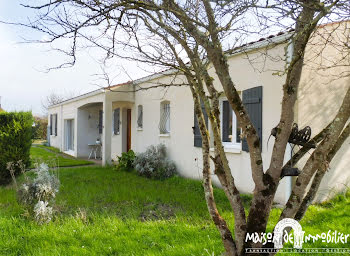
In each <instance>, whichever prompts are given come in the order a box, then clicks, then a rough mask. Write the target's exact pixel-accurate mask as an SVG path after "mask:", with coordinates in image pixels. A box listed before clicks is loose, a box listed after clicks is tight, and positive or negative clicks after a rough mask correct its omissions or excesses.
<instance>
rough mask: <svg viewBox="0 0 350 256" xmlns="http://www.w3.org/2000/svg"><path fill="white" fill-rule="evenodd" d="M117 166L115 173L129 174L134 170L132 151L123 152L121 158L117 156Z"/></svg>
mask: <svg viewBox="0 0 350 256" xmlns="http://www.w3.org/2000/svg"><path fill="white" fill-rule="evenodd" d="M117 158H118V164H117V165H116V167H115V169H116V170H117V171H127V172H130V171H132V170H133V169H134V160H135V153H134V151H132V150H129V151H128V152H126V153H125V152H123V153H122V155H121V156H117Z"/></svg>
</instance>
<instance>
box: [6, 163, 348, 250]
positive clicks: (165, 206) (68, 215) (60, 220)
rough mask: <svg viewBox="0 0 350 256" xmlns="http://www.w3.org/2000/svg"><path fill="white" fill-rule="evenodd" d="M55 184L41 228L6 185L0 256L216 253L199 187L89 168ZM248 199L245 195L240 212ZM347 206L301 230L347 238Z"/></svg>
mask: <svg viewBox="0 0 350 256" xmlns="http://www.w3.org/2000/svg"><path fill="white" fill-rule="evenodd" d="M60 180H61V190H60V192H59V194H58V197H57V200H56V203H57V207H56V211H57V214H56V216H57V217H56V218H55V219H54V221H53V222H52V223H50V224H47V225H42V226H40V225H37V224H36V223H35V222H34V221H32V220H31V219H28V218H27V217H25V216H23V212H24V211H23V209H22V208H21V207H20V206H19V205H18V204H17V203H16V200H15V192H14V190H13V189H12V188H11V186H9V187H6V188H0V230H1V232H0V254H1V255H135V256H136V255H140V256H143V255H166V256H169V255H196V256H197V255H221V253H222V252H223V246H222V243H221V240H220V236H219V233H218V232H217V230H216V228H215V226H214V225H213V224H212V222H211V220H210V218H209V214H208V212H207V207H206V204H205V200H204V195H203V189H202V186H201V182H199V181H193V180H188V179H184V178H180V177H173V178H170V179H168V180H165V181H156V180H149V179H146V178H143V177H139V176H137V175H136V174H134V173H126V172H116V171H114V170H113V169H112V168H103V167H96V166H90V167H80V168H65V169H61V170H60ZM214 192H215V197H216V199H217V202H218V208H219V211H220V212H221V213H222V215H223V216H224V217H225V218H226V219H227V220H228V222H229V225H230V226H231V227H232V225H233V215H232V212H231V210H230V205H229V203H228V202H227V200H226V198H225V196H224V193H223V191H222V190H220V189H217V188H215V190H214ZM249 198H250V197H249V196H244V201H245V203H246V204H247V205H248V204H249ZM349 202H350V194H347V195H346V196H339V197H338V198H337V199H336V200H334V201H332V202H329V203H328V204H324V205H317V206H311V207H310V210H309V211H308V212H307V214H306V217H305V218H304V220H303V221H302V222H301V225H302V226H303V229H304V231H306V232H307V233H310V234H316V233H322V232H326V231H328V230H329V229H331V230H337V231H339V232H343V233H347V232H349V230H350V224H349V219H350V216H349V214H350V204H349ZM279 213H280V209H273V211H272V214H271V218H270V224H269V227H268V229H269V230H270V231H271V230H272V228H273V225H275V224H276V223H277V221H278V215H279ZM307 246H308V247H313V248H315V247H324V246H322V245H320V244H311V245H305V246H304V247H307ZM343 247H347V248H349V244H347V245H343ZM294 255H295V254H294ZM318 255H320V254H318ZM328 255H329V254H328Z"/></svg>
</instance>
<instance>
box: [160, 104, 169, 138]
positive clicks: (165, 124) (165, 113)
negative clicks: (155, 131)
mask: <svg viewBox="0 0 350 256" xmlns="http://www.w3.org/2000/svg"><path fill="white" fill-rule="evenodd" d="M160 111H161V116H160V120H159V131H160V133H161V134H164V133H169V132H170V103H166V102H163V103H161V110H160Z"/></svg>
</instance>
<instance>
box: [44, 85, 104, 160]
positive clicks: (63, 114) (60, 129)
mask: <svg viewBox="0 0 350 256" xmlns="http://www.w3.org/2000/svg"><path fill="white" fill-rule="evenodd" d="M103 96H104V94H103V92H102V91H101V92H94V93H89V94H87V95H84V96H80V97H77V98H73V99H71V100H68V101H66V102H63V103H61V104H59V105H56V106H54V107H51V108H49V115H50V114H56V113H57V136H54V135H51V136H50V145H51V146H53V147H56V148H59V149H60V150H61V151H64V149H65V148H64V146H65V145H64V136H65V131H64V120H66V119H74V126H75V127H74V151H71V152H66V153H68V154H71V155H73V156H77V153H78V150H77V148H78V147H77V145H81V142H80V141H79V143H78V138H83V140H84V141H85V142H86V144H88V143H91V142H90V140H89V139H88V138H89V136H90V134H89V135H88V134H87V133H85V132H83V133H82V131H85V129H80V130H79V128H80V126H81V125H82V124H81V118H79V120H78V111H79V108H80V107H82V106H84V105H86V104H91V103H102V102H103ZM79 113H81V114H82V115H84V114H86V113H84V112H81V111H79ZM77 120H78V121H77ZM49 122H50V118H49ZM78 123H79V125H78ZM49 125H51V124H50V123H49ZM90 125H93V124H92V123H91V124H89V126H90ZM87 132H88V130H87ZM78 133H79V135H78ZM85 136H87V137H85ZM83 152H84V151H83ZM85 153H86V152H85ZM85 153H83V154H84V155H85Z"/></svg>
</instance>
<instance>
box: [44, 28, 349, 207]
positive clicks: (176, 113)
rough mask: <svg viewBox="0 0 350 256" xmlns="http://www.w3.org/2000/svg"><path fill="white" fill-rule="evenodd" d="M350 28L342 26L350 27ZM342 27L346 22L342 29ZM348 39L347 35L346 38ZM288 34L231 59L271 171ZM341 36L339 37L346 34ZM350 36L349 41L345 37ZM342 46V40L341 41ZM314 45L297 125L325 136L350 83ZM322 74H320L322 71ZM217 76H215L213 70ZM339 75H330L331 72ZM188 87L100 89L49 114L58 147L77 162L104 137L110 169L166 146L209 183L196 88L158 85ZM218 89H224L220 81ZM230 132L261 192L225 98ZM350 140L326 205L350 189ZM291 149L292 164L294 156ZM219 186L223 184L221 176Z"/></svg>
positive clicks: (231, 153)
mask: <svg viewBox="0 0 350 256" xmlns="http://www.w3.org/2000/svg"><path fill="white" fill-rule="evenodd" d="M346 24H348V23H344V24H342V25H340V27H341V26H346ZM334 26H335V24H329V25H327V26H323V27H320V28H319V32H321V33H319V35H321V34H322V33H324V32H326V31H327V30H328V29H330V28H333V27H334ZM337 26H339V24H337ZM319 35H316V36H315V37H314V39H313V40H314V42H319V43H320V42H322V40H323V37H322V36H319ZM340 35H341V36H342V35H343V33H342V32H341V33H340ZM288 36H289V34H288V33H284V34H283V33H281V34H279V35H276V36H273V37H269V38H267V39H264V40H259V41H257V42H254V43H251V44H248V45H246V46H243V47H241V48H240V49H238V50H237V52H236V53H235V54H233V55H232V56H230V57H229V65H230V70H231V72H232V77H233V79H234V82H235V83H236V85H237V87H238V88H237V89H238V90H239V91H240V92H241V95H242V98H243V102H244V103H246V104H248V103H249V104H250V105H249V106H248V105H246V106H247V107H248V108H249V109H250V111H249V112H250V114H251V115H252V116H251V119H252V120H253V122H254V124H255V126H256V128H257V130H258V132H259V135H260V137H261V139H262V154H263V161H264V167H265V168H267V167H268V166H269V162H270V157H271V150H272V147H273V143H272V142H273V137H271V139H270V144H268V138H269V136H270V133H271V129H272V128H273V127H275V126H276V125H277V123H278V121H279V117H280V107H281V106H280V103H281V99H282V85H283V83H284V80H285V76H284V75H283V74H282V75H276V74H275V73H276V71H278V70H283V69H284V67H285V64H286V60H287V59H288V57H289V54H290V47H286V46H287V43H286V39H287V38H288ZM338 36H339V35H338ZM343 36H344V37H346V35H345V34H344V35H343ZM337 40H339V37H337ZM315 47H317V44H312V45H310V46H309V47H308V50H307V52H306V60H308V59H310V60H311V59H313V60H317V61H313V62H311V61H310V62H307V65H306V66H305V67H304V70H303V74H302V79H301V85H300V91H299V99H298V102H297V105H296V111H295V112H296V116H295V122H296V123H298V124H299V127H304V126H306V125H309V126H310V127H311V128H312V134H313V135H315V134H317V133H318V132H319V131H320V130H321V129H322V128H323V127H325V126H326V125H327V124H328V122H330V121H331V120H332V118H333V117H334V115H335V113H336V111H337V108H338V107H339V106H340V104H341V101H342V97H343V96H344V95H345V91H346V90H347V88H348V86H349V84H350V83H349V81H350V78H349V77H338V79H334V77H333V75H336V74H338V73H339V74H341V73H342V72H343V71H344V69H347V70H349V68H350V67H349V66H348V67H342V69H336V70H332V71H330V70H327V69H325V70H323V69H318V66H317V65H316V64H315V63H320V62H321V60H320V59H318V58H323V57H325V56H324V54H325V55H326V57H331V58H333V59H337V58H339V59H340V58H341V55H340V53H339V52H337V51H339V49H337V48H336V47H332V45H331V44H329V45H327V47H326V48H325V49H324V52H323V55H322V56H320V55H315V51H314V48H315ZM315 69H317V70H316V71H317V72H316V71H315ZM209 72H210V73H211V75H212V76H213V77H214V78H215V77H216V76H215V72H214V70H213V69H212V68H210V69H209ZM330 72H331V74H332V76H330V75H329V74H330ZM170 81H172V82H173V83H186V80H185V78H184V77H183V76H181V75H175V74H174V71H172V70H168V71H164V72H160V73H157V74H153V75H150V76H148V77H144V78H141V79H138V80H136V81H133V82H128V83H124V84H119V85H116V86H113V87H110V88H103V89H98V90H95V91H92V92H89V93H87V94H84V95H80V96H78V97H75V98H72V99H69V100H66V101H64V102H61V103H59V104H57V105H54V106H51V107H50V108H49V125H50V131H51V132H50V134H51V135H50V145H51V146H54V147H57V148H59V149H60V150H61V151H64V152H65V153H67V154H70V155H73V156H76V157H87V156H88V155H89V153H90V148H89V145H88V144H93V143H95V142H96V140H97V139H100V140H101V142H102V163H103V164H108V163H110V162H111V161H112V159H116V156H117V155H120V154H121V153H122V152H126V151H128V150H129V149H132V150H134V151H135V152H142V151H144V150H145V149H146V148H147V147H148V146H150V145H155V144H159V143H164V144H165V145H166V146H167V149H168V153H169V156H170V158H171V159H172V160H174V161H175V163H176V165H177V168H178V171H179V173H180V175H182V176H185V177H189V178H194V179H200V178H201V165H202V163H201V147H200V145H201V141H200V136H199V137H198V135H199V133H198V130H197V129H196V127H194V129H193V128H192V127H193V126H195V118H194V107H193V100H192V96H191V92H190V90H189V88H188V87H186V86H181V87H178V86H177V87H165V88H164V87H157V88H152V89H148V90H140V88H143V89H145V88H149V87H152V86H154V85H155V84H169V83H170ZM215 82H216V86H217V87H218V88H220V85H219V83H218V82H217V79H215ZM221 109H222V115H221V117H222V122H221V123H222V126H223V127H222V134H223V141H224V144H225V151H226V152H227V156H228V159H229V163H230V166H231V170H232V173H233V175H234V177H235V181H236V182H237V187H238V189H239V190H240V191H241V192H243V193H250V192H252V190H253V189H254V183H253V180H252V176H251V170H250V160H249V154H248V153H247V152H246V149H245V146H244V145H243V146H242V142H241V140H240V137H239V133H240V128H239V125H238V124H237V122H236V118H235V114H234V113H233V112H232V110H230V107H229V105H228V104H227V101H226V100H225V98H222V99H221ZM349 143H350V141H349V139H348V140H347V141H346V142H345V143H344V145H343V147H342V149H341V150H340V151H339V153H338V155H337V157H336V158H335V159H334V160H333V161H332V164H331V170H330V171H329V172H328V173H327V175H326V177H325V178H324V181H323V182H322V184H321V186H320V189H319V193H318V200H324V199H325V198H327V196H328V195H330V192H331V191H333V190H334V191H339V190H341V189H343V188H344V186H346V184H349V180H350V178H349V176H350V175H349V172H348V168H347V166H349V164H350V147H349ZM291 154H292V153H291V149H290V147H288V149H287V152H286V156H285V160H288V159H289V158H290V156H291ZM213 178H214V182H217V179H216V177H213ZM292 182H293V178H292V177H285V178H283V179H282V181H281V184H280V185H279V188H278V191H277V193H276V201H277V202H279V203H285V202H286V200H287V199H288V197H289V195H290V192H291V186H292Z"/></svg>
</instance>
